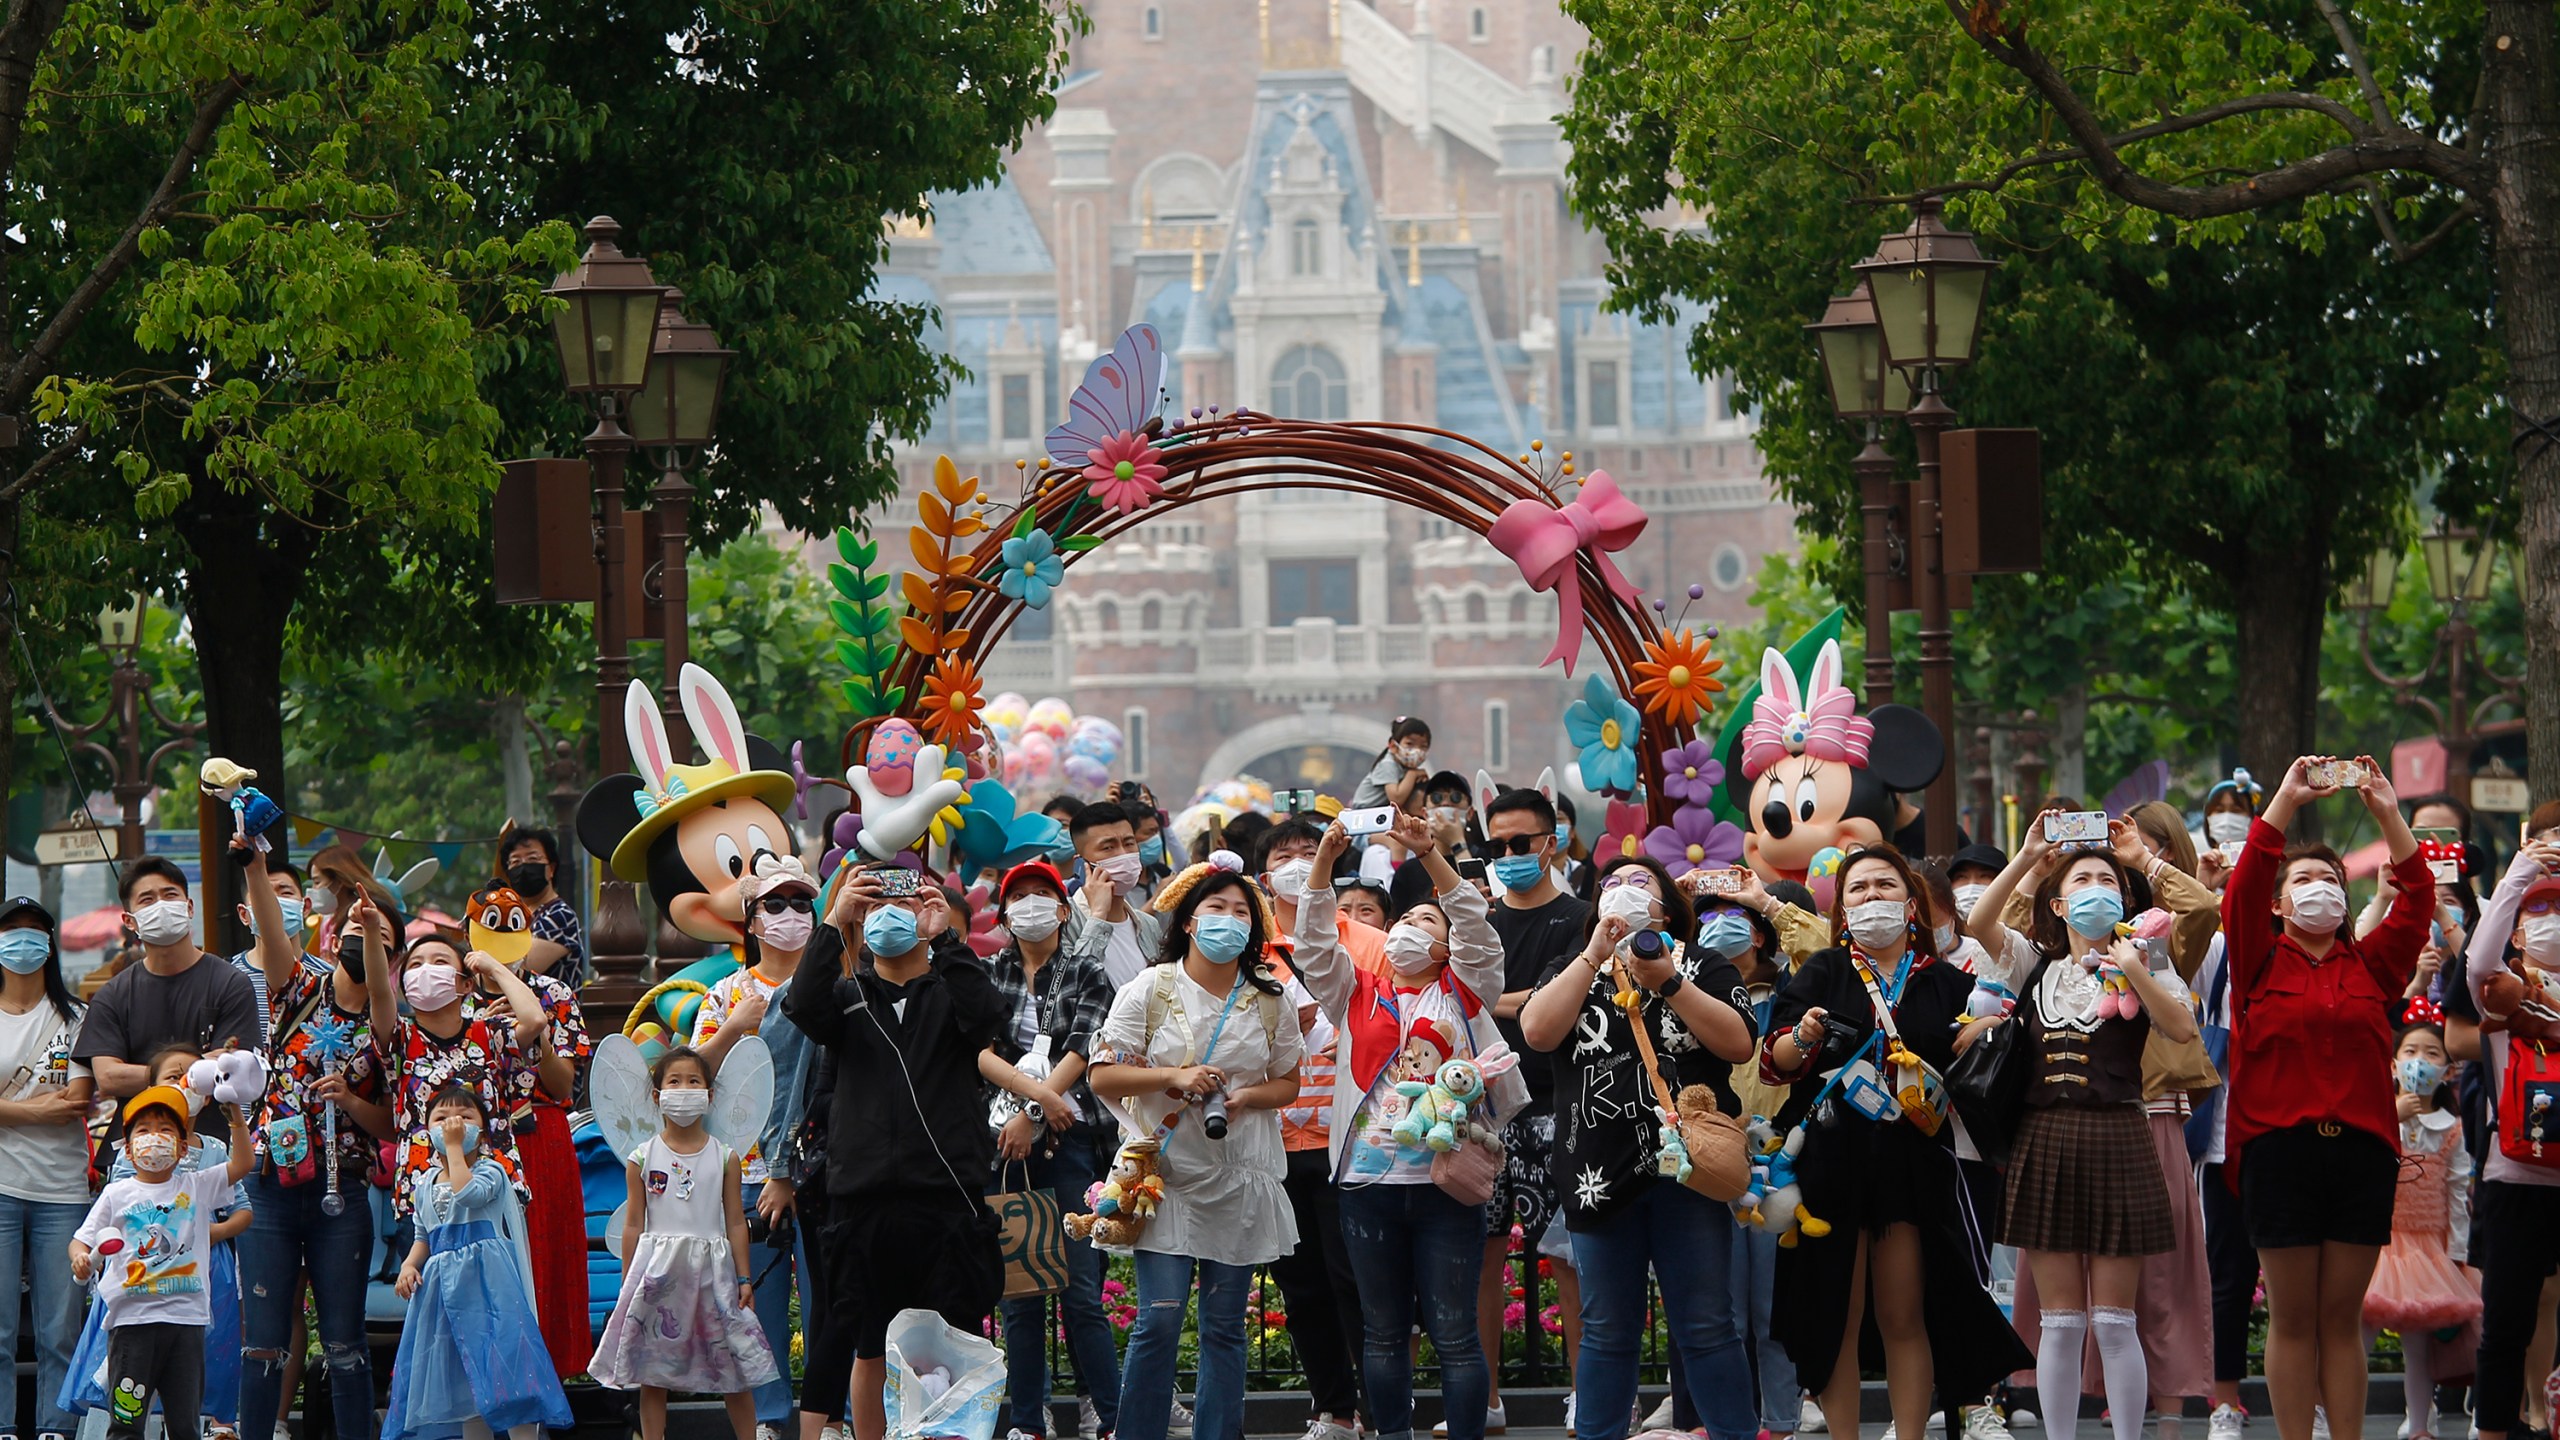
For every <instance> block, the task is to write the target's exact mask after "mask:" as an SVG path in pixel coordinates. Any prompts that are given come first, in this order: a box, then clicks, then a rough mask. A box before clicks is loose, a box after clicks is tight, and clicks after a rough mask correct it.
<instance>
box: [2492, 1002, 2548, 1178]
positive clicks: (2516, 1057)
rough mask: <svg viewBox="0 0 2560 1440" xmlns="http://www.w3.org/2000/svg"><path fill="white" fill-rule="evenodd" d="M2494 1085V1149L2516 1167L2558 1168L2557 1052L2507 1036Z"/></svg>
mask: <svg viewBox="0 0 2560 1440" xmlns="http://www.w3.org/2000/svg"><path fill="white" fill-rule="evenodd" d="M2506 1071H2507V1073H2506V1074H2505V1076H2504V1077H2503V1078H2501V1079H2500V1081H2499V1082H2498V1151H2499V1153H2500V1154H2502V1155H2504V1156H2506V1157H2507V1158H2508V1159H2510V1160H2513V1161H2515V1162H2516V1163H2517V1164H2519V1165H2534V1166H2540V1167H2542V1168H2544V1169H2560V1052H2555V1051H2554V1050H2553V1049H2552V1047H2551V1043H2550V1042H2549V1041H2545V1040H2526V1039H2523V1038H2521V1037H2519V1036H2513V1035H2511V1036H2509V1037H2508V1038H2507V1066H2506Z"/></svg>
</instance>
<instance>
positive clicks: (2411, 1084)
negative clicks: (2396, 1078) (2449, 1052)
mask: <svg viewBox="0 0 2560 1440" xmlns="http://www.w3.org/2000/svg"><path fill="white" fill-rule="evenodd" d="M2443 1083H2444V1067H2443V1066H2442V1065H2439V1064H2437V1063H2436V1062H2435V1061H2433V1060H2430V1059H2428V1058H2427V1057H2426V1056H2424V1055H2403V1056H2401V1057H2400V1088H2401V1089H2403V1090H2406V1091H2408V1092H2409V1093H2410V1094H2412V1095H2433V1094H2434V1093H2436V1087H2437V1086H2438V1085H2441V1084H2443Z"/></svg>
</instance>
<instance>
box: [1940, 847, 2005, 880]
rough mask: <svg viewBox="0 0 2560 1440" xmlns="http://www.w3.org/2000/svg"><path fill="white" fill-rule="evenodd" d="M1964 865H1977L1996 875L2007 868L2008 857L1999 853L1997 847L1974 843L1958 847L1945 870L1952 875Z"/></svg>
mask: <svg viewBox="0 0 2560 1440" xmlns="http://www.w3.org/2000/svg"><path fill="white" fill-rule="evenodd" d="M1965 865H1979V866H1981V867H1982V868H1983V869H1985V870H1988V871H1990V872H1991V873H1992V874H1994V875H1997V874H1999V873H2000V872H2001V871H2003V870H2006V869H2008V868H2009V857H2008V856H2006V855H2004V854H2002V853H2000V847H1999V846H1997V845H1985V844H1982V843H1981V842H1979V841H1976V842H1975V843H1973V844H1971V845H1966V846H1961V847H1959V848H1958V849H1957V851H1956V853H1955V854H1954V855H1953V856H1952V857H1950V858H1949V859H1948V861H1947V870H1948V871H1949V873H1953V872H1954V871H1955V870H1956V869H1957V868H1958V867H1960V866H1965Z"/></svg>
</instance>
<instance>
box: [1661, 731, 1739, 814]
mask: <svg viewBox="0 0 2560 1440" xmlns="http://www.w3.org/2000/svg"><path fill="white" fill-rule="evenodd" d="M1722 784H1724V765H1723V763H1722V762H1721V761H1719V760H1717V759H1716V745H1715V742H1714V741H1712V740H1692V741H1690V742H1689V743H1688V744H1686V745H1683V746H1681V747H1679V748H1678V749H1676V750H1665V751H1663V752H1662V793H1663V794H1665V795H1668V796H1670V797H1671V798H1672V799H1674V800H1678V801H1682V802H1684V803H1687V804H1690V805H1713V804H1714V803H1716V789H1717V787H1718V786H1721V785H1722Z"/></svg>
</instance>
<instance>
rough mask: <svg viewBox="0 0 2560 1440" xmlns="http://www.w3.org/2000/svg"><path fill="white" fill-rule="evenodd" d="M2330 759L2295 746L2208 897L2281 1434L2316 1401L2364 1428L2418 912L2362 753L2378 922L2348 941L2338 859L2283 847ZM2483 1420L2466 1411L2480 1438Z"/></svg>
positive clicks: (2327, 779)
mask: <svg viewBox="0 0 2560 1440" xmlns="http://www.w3.org/2000/svg"><path fill="white" fill-rule="evenodd" d="M2340 763H2342V762H2335V761H2332V760H2330V759H2329V757H2326V756H2304V757H2302V758H2300V759H2297V760H2295V761H2294V762H2293V764H2292V765H2290V766H2288V767H2287V768H2286V770H2285V775H2284V780H2283V781H2282V783H2280V784H2279V785H2278V786H2277V787H2276V793H2275V798H2273V799H2272V800H2270V801H2268V802H2267V811H2266V814H2264V815H2263V816H2260V817H2259V818H2258V819H2257V820H2256V821H2255V822H2254V823H2253V824H2252V825H2251V826H2250V828H2249V838H2248V839H2247V841H2246V842H2244V844H2243V847H2242V849H2241V851H2240V858H2239V860H2238V861H2236V862H2235V863H2234V864H2233V865H2232V868H2231V879H2230V883H2229V884H2228V885H2227V886H2225V888H2224V890H2223V896H2222V929H2223V935H2224V951H2225V954H2226V957H2227V963H2228V964H2229V966H2230V971H2231V974H2230V981H2229V984H2230V990H2231V995H2232V1008H2233V1011H2234V1012H2235V1020H2234V1024H2233V1030H2232V1036H2231V1064H2230V1066H2229V1069H2228V1071H2227V1072H2226V1076H2225V1080H2226V1090H2225V1096H2226V1104H2227V1105H2228V1108H2229V1111H2230V1116H2229V1122H2228V1133H2227V1135H2226V1138H2225V1149H2226V1157H2227V1158H2226V1160H2225V1162H2224V1165H2223V1170H2224V1172H2225V1179H2226V1181H2227V1182H2230V1183H2233V1184H2235V1185H2236V1187H2237V1189H2238V1192H2239V1195H2240V1205H2241V1212H2242V1214H2243V1216H2244V1218H2245V1219H2246V1221H2247V1224H2248V1228H2249V1239H2250V1243H2251V1244H2253V1245H2254V1246H2255V1247H2256V1248H2257V1251H2258V1262H2259V1264H2260V1266H2261V1267H2262V1268H2263V1269H2264V1270H2265V1272H2266V1287H2267V1390H2268V1394H2269V1396H2270V1398H2271V1399H2272V1400H2273V1401H2274V1403H2275V1412H2276V1428H2277V1430H2278V1432H2279V1433H2280V1434H2281V1435H2282V1437H2283V1440H2310V1436H2311V1430H2312V1423H2313V1418H2314V1414H2313V1412H2314V1411H2315V1409H2322V1408H2325V1409H2326V1411H2327V1419H2328V1423H2329V1426H2330V1429H2331V1431H2332V1433H2335V1434H2340V1435H2356V1434H2361V1433H2362V1432H2363V1429H2364V1405H2365V1348H2364V1292H2365V1287H2366V1285H2367V1283H2368V1282H2369V1281H2371V1280H2372V1278H2373V1267H2374V1262H2375V1260H2376V1258H2377V1257H2378V1256H2379V1255H2380V1254H2381V1253H2382V1246H2383V1245H2384V1243H2385V1242H2387V1241H2389V1240H2390V1238H2391V1210H2392V1199H2393V1191H2394V1189H2395V1187H2396V1184H2397V1181H2398V1177H2399V1169H2400V1166H2399V1153H2398V1151H2399V1143H2398V1142H2399V1132H2400V1126H2399V1120H2398V1117H2397V1116H2396V1115H2395V1114H2394V1113H2393V1111H2392V1103H2391V1101H2392V1096H2391V1080H2390V1075H2391V1021H2392V1009H2393V1007H2394V1006H2395V1005H2396V1003H2397V1001H2398V998H2399V996H2400V993H2401V991H2402V989H2403V988H2404V987H2406V986H2407V985H2408V983H2409V975H2410V972H2411V971H2412V969H2413V968H2414V967H2415V966H2416V964H2417V958H2418V951H2419V949H2420V948H2421V947H2422V946H2424V945H2425V944H2426V943H2427V926H2428V923H2429V918H2430V912H2431V911H2432V910H2433V909H2434V905H2433V903H2432V902H2433V899H2434V894H2435V890H2434V885H2433V883H2432V882H2431V880H2430V879H2429V877H2428V874H2427V865H2426V861H2425V860H2424V859H2423V858H2422V857H2421V856H2420V855H2419V854H2418V841H2417V837H2416V836H2414V835H2412V834H2410V833H2409V826H2408V824H2407V822H2405V821H2404V820H2402V819H2401V818H2400V805H2399V800H2398V797H2397V796H2396V795H2394V794H2393V793H2392V789H2391V782H2390V780H2389V779H2388V778H2387V777H2386V776H2384V774H2383V773H2382V770H2381V767H2379V766H2377V765H2375V764H2374V763H2373V761H2372V759H2371V758H2370V757H2362V758H2359V759H2358V760H2356V761H2355V762H2353V764H2354V765H2355V766H2356V767H2357V770H2358V771H2359V778H2360V780H2361V782H2362V783H2361V784H2359V785H2357V786H2356V787H2354V788H2355V791H2356V795H2357V797H2358V798H2359V799H2361V800H2362V801H2363V802H2364V806H2365V809H2366V810H2367V811H2368V812H2369V813H2371V814H2372V816H2373V818H2374V821H2375V823H2376V825H2377V826H2378V827H2379V828H2380V829H2381V832H2382V838H2383V841H2384V843H2385V845H2386V846H2387V848H2388V849H2389V852H2390V856H2391V868H2392V872H2393V876H2392V878H2393V880H2394V881H2395V882H2396V883H2397V884H2398V885H2399V887H2400V892H2401V893H2400V898H2399V899H2398V900H2397V901H2396V902H2395V903H2394V904H2393V905H2392V908H2391V914H2390V916H2389V917H2388V918H2387V919H2385V920H2384V921H2383V922H2382V924H2381V925H2380V926H2379V927H2377V928H2376V929H2375V930H2374V932H2373V933H2372V934H2370V935H2366V936H2363V937H2361V938H2358V937H2355V936H2353V935H2351V934H2350V932H2349V930H2348V928H2347V889H2346V879H2347V876H2346V866H2345V865H2344V864H2343V863H2341V862H2340V861H2339V859H2338V857H2337V855H2336V853H2335V852H2333V851H2331V850H2329V849H2328V848H2327V847H2326V846H2319V845H2305V846H2297V847H2295V848H2294V849H2293V850H2292V851H2291V852H2290V853H2288V852H2287V850H2286V848H2285V832H2286V831H2287V829H2289V828H2290V827H2291V826H2292V824H2293V821H2294V817H2295V815H2296V814H2297V813H2298V812H2299V811H2300V810H2301V808H2302V807H2303V806H2304V805H2306V804H2309V803H2310V802H2312V801H2314V800H2320V799H2326V798H2327V797H2329V796H2331V795H2334V794H2336V793H2337V791H2338V789H2339V787H2338V786H2337V785H2336V784H2334V783H2332V776H2331V771H2332V770H2333V768H2334V767H2335V766H2337V765H2338V764H2340ZM2279 927H2281V928H2279ZM2233 1172H2237V1173H2236V1174H2234V1173H2233ZM2492 1418H2494V1417H2493V1415H2492V1413H2490V1412H2487V1411H2484V1412H2483V1413H2482V1415H2481V1426H2480V1428H2481V1432H2482V1433H2483V1434H2484V1435H2485V1434H2487V1433H2488V1431H2489V1421H2490V1420H2491V1419H2492Z"/></svg>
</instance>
